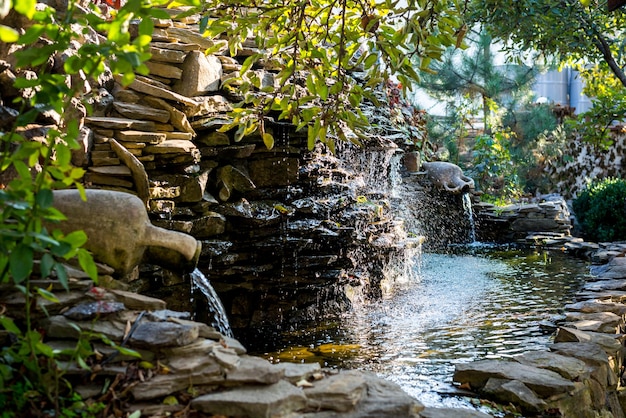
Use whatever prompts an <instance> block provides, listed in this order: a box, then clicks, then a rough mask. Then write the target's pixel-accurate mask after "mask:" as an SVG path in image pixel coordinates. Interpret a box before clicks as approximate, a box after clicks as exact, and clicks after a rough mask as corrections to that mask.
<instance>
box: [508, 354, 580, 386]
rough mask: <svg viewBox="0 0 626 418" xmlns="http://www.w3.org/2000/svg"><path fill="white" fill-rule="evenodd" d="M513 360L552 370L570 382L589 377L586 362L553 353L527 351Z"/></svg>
mask: <svg viewBox="0 0 626 418" xmlns="http://www.w3.org/2000/svg"><path fill="white" fill-rule="evenodd" d="M513 360H515V361H517V362H518V363H522V364H525V365H527V366H532V367H539V368H541V369H547V370H552V371H553V372H556V373H558V374H560V375H561V376H563V377H564V378H565V379H568V380H582V379H583V378H584V377H587V376H589V371H588V370H587V365H586V364H585V362H584V361H582V360H579V359H576V358H574V357H570V356H562V355H560V354H557V353H553V352H551V351H527V352H525V353H523V354H521V355H519V356H515V357H513Z"/></svg>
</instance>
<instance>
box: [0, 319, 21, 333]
mask: <svg viewBox="0 0 626 418" xmlns="http://www.w3.org/2000/svg"><path fill="white" fill-rule="evenodd" d="M0 325H2V327H3V328H4V329H6V330H7V331H9V332H11V333H13V334H15V335H22V331H20V329H19V328H18V327H17V325H15V322H13V320H12V319H11V318H8V317H6V316H0Z"/></svg>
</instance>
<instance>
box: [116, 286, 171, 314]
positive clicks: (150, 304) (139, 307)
mask: <svg viewBox="0 0 626 418" xmlns="http://www.w3.org/2000/svg"><path fill="white" fill-rule="evenodd" d="M107 291H108V292H109V293H112V294H113V295H115V299H116V300H117V301H118V302H122V303H123V304H124V306H126V308H128V309H131V310H135V311H159V310H162V309H165V301H163V300H161V299H157V298H153V297H150V296H145V295H140V294H139V293H134V292H127V291H125V290H118V289H108V290H107Z"/></svg>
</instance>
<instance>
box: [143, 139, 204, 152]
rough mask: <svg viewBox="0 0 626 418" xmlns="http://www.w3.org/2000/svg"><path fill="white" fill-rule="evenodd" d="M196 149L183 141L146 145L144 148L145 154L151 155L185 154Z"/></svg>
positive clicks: (167, 141)
mask: <svg viewBox="0 0 626 418" xmlns="http://www.w3.org/2000/svg"><path fill="white" fill-rule="evenodd" d="M196 149H197V148H196V146H195V145H194V143H193V142H191V141H186V140H184V139H170V140H165V141H163V142H162V143H160V144H158V145H148V146H147V147H146V148H144V150H145V152H150V153H153V154H186V153H190V152H192V151H194V150H196Z"/></svg>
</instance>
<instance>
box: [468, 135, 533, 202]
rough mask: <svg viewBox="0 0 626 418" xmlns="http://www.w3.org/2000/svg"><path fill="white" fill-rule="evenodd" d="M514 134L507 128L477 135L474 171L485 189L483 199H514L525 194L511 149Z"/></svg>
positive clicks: (481, 186) (481, 187)
mask: <svg viewBox="0 0 626 418" xmlns="http://www.w3.org/2000/svg"><path fill="white" fill-rule="evenodd" d="M514 135H515V134H514V133H512V132H511V131H510V130H508V129H507V130H500V131H496V132H494V133H493V134H491V135H487V134H483V135H479V136H477V137H476V140H475V143H474V153H473V167H474V171H473V172H472V173H471V174H472V177H473V178H474V179H475V180H477V183H478V187H479V189H480V190H481V191H482V192H483V193H484V195H483V197H482V199H483V200H485V201H493V202H496V201H500V200H503V201H506V200H512V199H515V198H517V197H519V195H520V194H521V190H520V187H519V179H518V176H517V173H516V171H515V166H514V165H513V162H512V161H511V153H510V143H511V140H512V138H513V137H514Z"/></svg>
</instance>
